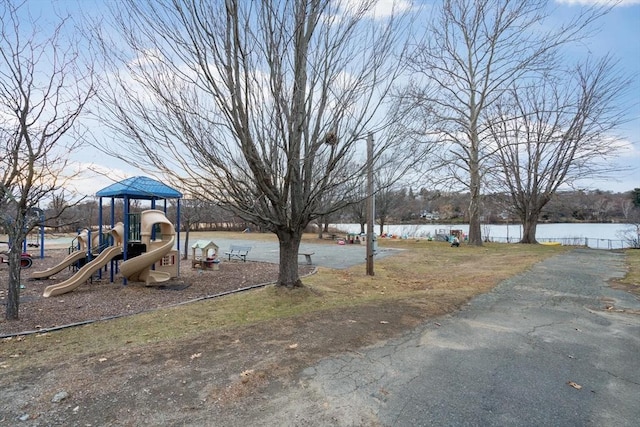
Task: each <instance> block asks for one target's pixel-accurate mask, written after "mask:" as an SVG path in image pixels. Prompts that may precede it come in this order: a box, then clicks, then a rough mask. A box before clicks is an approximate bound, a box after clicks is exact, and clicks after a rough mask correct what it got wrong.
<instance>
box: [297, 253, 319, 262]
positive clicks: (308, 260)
mask: <svg viewBox="0 0 640 427" xmlns="http://www.w3.org/2000/svg"><path fill="white" fill-rule="evenodd" d="M313 254H315V252H298V255H304V257H305V259H306V260H307V265H313V262H311V255H313Z"/></svg>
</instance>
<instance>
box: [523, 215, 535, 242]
mask: <svg viewBox="0 0 640 427" xmlns="http://www.w3.org/2000/svg"><path fill="white" fill-rule="evenodd" d="M537 227H538V215H526V217H525V218H522V239H520V243H538V241H537V240H536V228H537Z"/></svg>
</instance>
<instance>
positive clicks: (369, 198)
mask: <svg viewBox="0 0 640 427" xmlns="http://www.w3.org/2000/svg"><path fill="white" fill-rule="evenodd" d="M374 217H375V211H374V203H373V134H372V133H369V135H368V136H367V276H373V275H374V274H375V273H374V272H373V255H374V254H373V220H374Z"/></svg>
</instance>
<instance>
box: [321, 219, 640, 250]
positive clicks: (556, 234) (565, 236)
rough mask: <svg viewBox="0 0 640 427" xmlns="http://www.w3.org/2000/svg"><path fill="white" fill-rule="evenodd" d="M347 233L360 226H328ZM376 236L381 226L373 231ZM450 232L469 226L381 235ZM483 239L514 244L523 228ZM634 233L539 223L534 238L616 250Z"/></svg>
mask: <svg viewBox="0 0 640 427" xmlns="http://www.w3.org/2000/svg"><path fill="white" fill-rule="evenodd" d="M331 227H335V228H337V229H339V230H342V231H345V232H348V233H359V232H360V225H359V224H331ZM374 230H375V232H376V233H379V231H380V227H379V226H376V227H375V228H374ZM451 230H462V232H463V233H465V234H468V232H469V224H456V225H450V224H420V225H407V224H405V225H385V227H384V232H385V233H386V234H391V235H393V236H398V237H420V238H425V237H428V236H432V237H435V236H436V234H439V233H441V232H444V233H446V234H449V233H450V231H451ZM481 230H482V236H483V238H484V239H488V240H490V241H494V242H512V243H517V242H518V241H519V240H520V238H521V236H522V227H521V226H520V225H518V224H487V225H483V226H482V228H481ZM635 233H636V227H635V225H633V224H538V227H537V229H536V239H537V240H538V241H539V242H545V241H559V242H562V243H563V244H566V245H585V246H589V247H591V248H597V249H619V248H623V247H629V242H628V238H629V237H630V236H633V235H634V234H635Z"/></svg>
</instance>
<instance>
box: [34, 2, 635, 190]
mask: <svg viewBox="0 0 640 427" xmlns="http://www.w3.org/2000/svg"><path fill="white" fill-rule="evenodd" d="M383 3H385V4H388V3H390V0H383ZM417 3H418V4H420V3H424V4H426V5H427V6H428V5H429V4H430V3H433V2H432V1H427V0H425V1H420V0H418V1H417ZM596 3H597V4H603V3H607V4H611V2H608V1H607V0H551V1H550V7H552V8H553V18H554V19H557V20H563V19H564V18H568V17H570V16H571V15H573V14H575V13H576V12H577V11H578V10H579V9H580V8H581V7H584V6H585V5H592V4H596ZM28 4H29V6H30V8H31V10H32V11H33V12H37V11H39V12H42V13H43V14H47V13H48V12H50V11H51V10H58V11H61V12H64V11H68V12H69V13H70V14H71V15H73V16H75V17H79V16H80V15H81V14H80V11H81V10H88V11H90V12H93V13H95V12H98V14H99V13H101V9H105V4H104V2H103V1H101V0H30V1H28ZM105 12H106V11H105ZM599 27H600V29H599V32H598V33H597V35H596V36H595V37H593V38H592V39H590V40H589V41H588V43H586V44H585V45H582V46H576V47H575V50H574V53H575V54H576V55H580V54H581V53H582V52H590V53H591V54H593V55H595V56H596V57H601V56H604V55H606V54H608V53H610V54H613V55H614V56H615V57H616V58H617V59H618V60H619V61H620V62H619V66H620V69H621V71H622V72H623V73H625V74H627V75H629V76H631V77H632V78H633V79H632V85H631V87H630V88H629V91H628V93H627V97H626V98H625V99H623V100H621V102H622V103H623V105H627V106H628V115H627V119H628V121H627V122H626V123H625V124H624V125H623V126H622V127H620V128H619V129H618V135H619V136H621V137H622V141H623V145H624V146H625V150H624V151H623V153H622V156H620V158H618V159H616V161H615V162H616V164H617V165H619V166H620V167H621V171H620V172H619V173H617V174H616V175H615V176H613V177H612V178H610V179H606V180H602V179H601V180H597V181H593V180H585V181H581V182H580V183H579V188H584V189H591V190H593V189H599V190H604V191H613V192H624V191H630V190H632V189H634V188H638V187H640V0H622V1H620V2H617V5H615V7H614V8H613V9H612V11H611V12H610V13H609V14H608V15H607V16H605V17H604V18H602V19H601V21H600V24H599ZM72 160H73V162H74V163H75V165H76V167H77V168H78V169H79V170H82V171H83V178H82V179H79V180H76V181H75V184H76V189H77V190H78V191H79V192H80V193H81V194H84V195H93V194H95V192H96V191H98V190H100V189H101V188H104V187H106V186H108V185H110V184H112V183H113V182H115V181H119V180H121V179H124V178H127V177H129V176H135V175H144V173H143V172H141V171H139V170H136V169H135V168H133V167H131V166H129V165H127V164H125V163H123V162H121V161H118V160H117V159H115V158H111V157H109V156H107V155H105V154H104V153H101V152H99V151H98V150H96V149H92V148H85V149H82V150H81V151H79V152H77V153H75V154H73V155H72ZM136 161H139V162H140V163H143V162H144V159H136Z"/></svg>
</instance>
